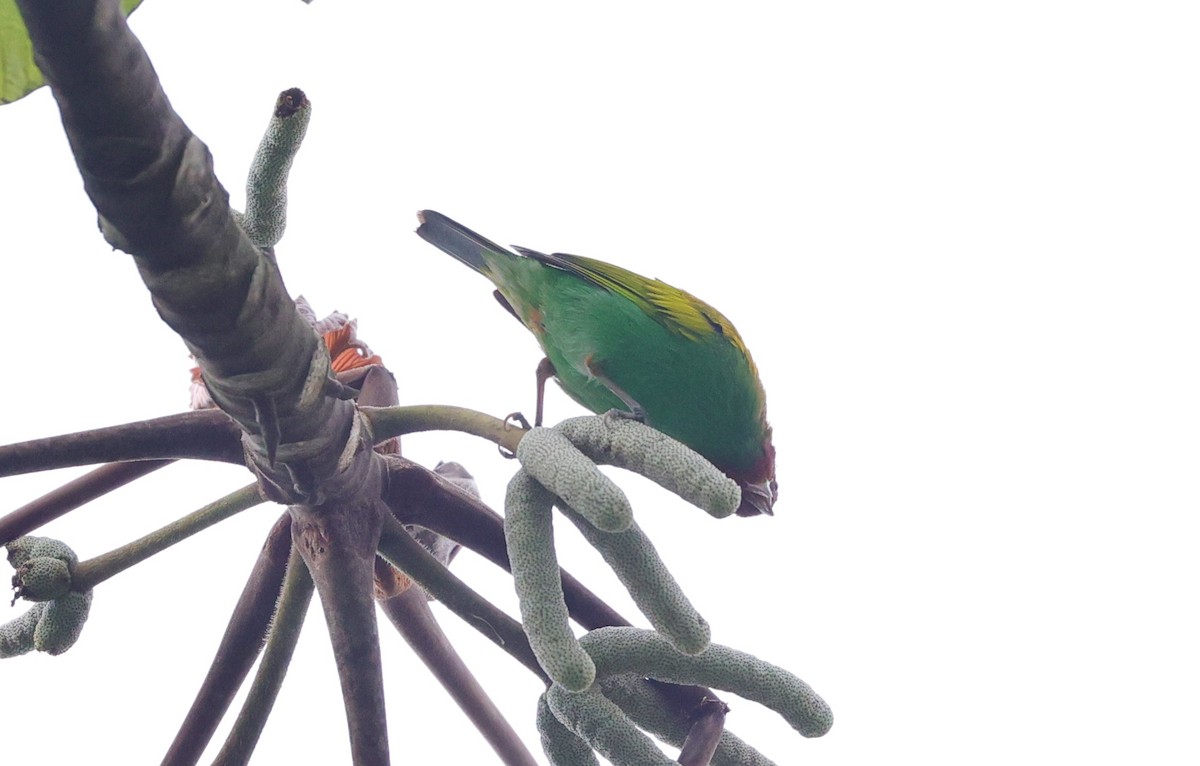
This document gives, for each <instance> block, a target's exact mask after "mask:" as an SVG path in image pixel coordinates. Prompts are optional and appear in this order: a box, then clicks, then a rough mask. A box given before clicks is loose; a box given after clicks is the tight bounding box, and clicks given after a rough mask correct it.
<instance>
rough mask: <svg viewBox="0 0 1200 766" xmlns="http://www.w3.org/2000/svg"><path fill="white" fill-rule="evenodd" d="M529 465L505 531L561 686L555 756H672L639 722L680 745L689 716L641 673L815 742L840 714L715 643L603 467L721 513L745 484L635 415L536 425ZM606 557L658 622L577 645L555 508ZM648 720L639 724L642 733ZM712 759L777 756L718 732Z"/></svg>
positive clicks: (551, 671)
mask: <svg viewBox="0 0 1200 766" xmlns="http://www.w3.org/2000/svg"><path fill="white" fill-rule="evenodd" d="M517 458H518V459H519V460H520V461H521V465H522V468H521V469H520V470H519V471H518V472H517V474H516V475H515V476H514V477H513V479H512V481H511V482H510V483H509V487H508V494H507V497H506V499H505V528H504V531H505V538H506V541H507V544H508V553H509V559H510V562H511V565H512V571H513V580H514V583H515V586H516V590H517V596H518V599H519V601H520V609H521V618H522V621H523V623H524V626H525V630H526V633H527V634H528V636H529V643H530V646H531V647H532V648H533V652H534V655H535V656H536V657H537V659H538V662H539V663H540V664H541V665H542V668H543V670H545V671H546V674H547V675H548V676H550V678H551V679H552V680H553V684H552V685H551V687H550V688H549V689H548V690H547V691H546V693H545V694H544V695H543V696H542V698H541V699H540V700H539V702H538V729H539V731H540V732H541V736H542V741H543V746H544V749H545V751H546V754H547V756H548V757H549V758H550V759H551V762H553V763H555V764H587V763H596V760H595V756H594V755H593V751H595V752H599V753H601V754H602V755H604V757H605V758H607V759H608V760H610V761H611V762H612V763H614V764H618V766H627V765H630V766H631V765H633V764H638V765H641V764H658V763H663V764H667V763H674V761H671V760H670V759H668V758H666V757H665V756H664V755H663V754H662V751H661V750H660V749H659V748H658V746H657V745H655V744H654V743H653V741H651V740H650V738H649V737H647V736H646V735H645V734H644V733H643V732H642V729H643V728H644V729H646V730H647V731H651V732H653V733H655V734H656V735H658V736H659V737H660V738H662V739H663V740H664V741H667V742H669V743H671V744H675V745H679V744H680V743H682V741H683V738H684V737H685V736H686V735H687V731H688V723H689V722H688V721H686V720H680V719H677V718H676V719H672V718H671V717H670V716H664V715H662V714H661V712H662V706H661V703H656V702H654V701H652V700H650V699H649V698H648V696H647V695H651V694H652V693H651V692H650V691H649V687H647V686H646V684H645V683H644V681H643V679H644V678H653V679H657V680H661V681H667V682H670V683H679V684H694V685H706V686H711V687H714V688H718V689H725V690H728V691H731V692H734V693H736V694H739V695H741V696H743V697H746V698H748V699H751V700H754V701H756V702H759V703H761V704H763V705H766V706H767V707H769V708H771V709H773V710H775V711H776V712H778V713H779V714H780V715H781V716H783V717H784V719H785V720H786V721H787V722H788V723H789V724H790V725H791V726H792V727H793V728H795V729H796V730H797V731H798V732H800V733H801V734H802V735H803V736H806V737H817V736H821V735H822V734H824V733H825V732H826V731H828V730H829V727H830V726H831V725H832V723H833V716H832V713H831V712H830V710H829V707H828V706H827V705H826V704H825V702H824V701H823V700H822V699H821V698H820V697H818V696H817V695H816V693H815V692H813V690H812V689H811V688H810V687H809V686H808V685H807V684H805V683H804V682H803V681H801V680H800V679H799V678H797V677H796V676H794V675H792V674H791V673H789V672H788V671H786V670H783V669H782V668H779V667H776V666H774V665H771V664H770V663H767V662H764V661H762V660H759V659H757V658H755V657H753V656H751V655H748V654H745V653H744V652H739V651H737V650H735V649H730V648H728V647H723V646H717V645H710V643H709V626H708V623H707V622H705V620H704V618H703V617H701V616H700V615H699V613H697V612H696V610H695V609H694V608H693V607H692V605H691V603H690V602H689V601H688V599H687V597H686V596H685V595H684V594H683V591H682V590H681V589H680V587H679V585H678V583H677V582H676V581H675V579H674V577H672V576H671V573H670V572H669V571H668V570H667V568H666V566H665V564H664V563H663V562H662V560H661V558H659V556H658V554H657V552H656V551H655V549H654V546H653V544H651V542H650V540H649V539H648V538H647V537H646V536H645V534H644V533H643V532H642V531H641V529H640V528H639V527H638V525H637V523H636V522H635V521H634V520H633V512H632V508H631V506H630V504H629V500H628V499H627V498H626V497H625V494H624V493H623V492H622V491H621V490H620V489H619V488H618V487H617V486H616V484H615V483H613V482H612V480H611V479H609V478H608V477H607V476H605V475H604V474H603V473H601V472H600V471H599V470H598V469H597V467H596V466H597V464H607V465H615V466H619V467H622V468H627V469H629V470H633V471H636V472H638V473H640V474H642V475H644V476H646V477H647V478H649V479H651V480H653V481H655V482H656V483H658V484H660V485H661V486H663V487H665V488H667V489H669V490H671V491H672V492H675V493H676V494H678V495H680V496H681V497H683V498H684V499H685V500H687V501H689V502H691V503H692V504H694V505H697V506H699V507H700V508H702V509H704V510H705V511H707V512H708V513H710V514H711V515H713V516H715V517H717V518H724V517H726V516H729V515H731V514H732V513H733V512H734V511H735V510H736V509H737V507H738V504H739V502H740V501H741V492H740V490H739V489H738V486H737V484H736V483H734V482H733V481H732V480H731V479H729V478H728V477H726V476H725V475H724V474H722V473H721V472H720V471H719V470H717V468H715V467H714V466H713V465H712V464H710V463H709V462H708V461H706V460H705V459H704V458H702V457H701V456H700V455H699V454H697V453H696V452H694V451H693V450H691V449H689V448H688V447H686V446H684V445H682V444H680V443H679V442H676V441H675V440H674V439H671V438H670V437H668V436H666V435H664V434H662V433H660V432H658V431H655V430H654V429H652V428H649V427H648V426H645V425H643V424H641V423H638V422H635V421H633V420H630V419H628V418H622V417H614V416H612V415H601V416H592V417H582V418H575V419H572V420H568V421H565V422H563V423H561V424H559V425H557V426H555V427H553V428H534V429H533V430H531V431H530V432H529V433H527V434H526V435H525V436H524V438H523V439H522V440H521V443H520V445H519V446H518V448H517ZM555 505H557V507H558V508H559V510H560V511H561V512H562V514H563V515H564V516H566V518H568V519H569V520H570V521H571V522H572V523H573V524H575V526H576V527H578V528H579V530H580V532H581V533H582V534H583V536H584V538H585V539H587V540H588V542H590V543H591V544H592V545H593V546H595V548H596V549H597V550H598V551H599V552H600V554H601V556H602V557H603V558H604V560H605V561H606V562H607V563H608V564H609V566H611V567H612V568H613V570H614V571H615V572H616V574H617V576H618V578H619V579H620V580H621V582H622V583H623V584H624V585H625V587H626V588H628V589H629V593H630V595H631V596H632V598H633V600H634V602H635V603H636V604H637V606H638V608H639V609H640V610H641V612H642V613H643V614H644V615H645V616H646V618H647V619H648V620H649V622H650V624H651V625H652V626H653V627H654V630H643V629H638V628H615V627H610V628H600V629H597V630H593V631H591V632H590V633H588V634H587V635H585V636H583V637H582V638H581V639H577V638H576V637H575V634H574V633H573V631H572V630H571V627H570V624H569V621H568V615H567V608H566V605H565V604H564V601H563V592H562V584H561V580H560V576H559V570H558V561H557V557H556V556H555V553H554V540H553V531H552V506H555ZM639 727H640V728H639ZM712 763H714V764H718V766H722V765H725V766H732V765H733V764H750V765H753V766H766V764H770V761H769V760H767V759H766V758H764V757H763V756H762V755H760V754H759V753H758V752H757V751H755V750H754V749H753V748H751V747H749V746H748V745H746V744H745V743H744V742H742V741H741V740H740V739H738V738H737V737H735V736H734V735H732V734H730V733H729V732H723V734H722V736H721V739H720V741H719V743H718V745H717V749H716V753H715V754H714V756H713V761H712Z"/></svg>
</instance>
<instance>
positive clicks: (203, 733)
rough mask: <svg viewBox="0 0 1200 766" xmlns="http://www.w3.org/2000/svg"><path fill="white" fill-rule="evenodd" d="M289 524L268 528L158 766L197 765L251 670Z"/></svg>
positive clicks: (271, 607) (283, 520) (285, 519)
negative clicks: (212, 654)
mask: <svg viewBox="0 0 1200 766" xmlns="http://www.w3.org/2000/svg"><path fill="white" fill-rule="evenodd" d="M291 524H292V517H291V515H290V514H287V513H285V514H283V515H282V516H280V517H279V520H278V521H276V522H275V525H274V526H273V527H271V532H270V534H268V535H267V540H266V542H265V543H264V544H263V549H262V552H261V553H259V556H258V560H257V561H256V562H255V563H254V569H253V570H252V571H251V572H250V577H249V579H248V580H247V581H246V587H245V588H243V589H242V595H241V597H240V598H238V602H237V606H235V607H234V609H233V614H232V615H231V616H230V618H229V625H228V626H227V627H226V628H225V635H224V636H222V637H221V644H220V646H218V647H217V653H216V656H215V657H213V661H212V665H211V666H210V667H209V669H208V675H207V676H205V678H204V683H203V684H202V685H201V687H200V691H199V692H198V693H197V694H196V699H195V701H193V702H192V707H191V709H190V710H189V711H188V714H187V717H186V718H185V719H184V721H183V724H182V725H181V726H180V727H179V732H178V733H177V734H176V735H175V741H174V742H172V743H171V748H170V750H168V751H167V754H166V756H165V757H164V758H163V766H185V765H186V766H191V764H195V763H197V762H198V761H199V760H200V756H201V755H202V754H203V753H204V748H206V747H207V746H208V742H209V740H210V739H212V735H213V732H215V731H216V729H217V724H219V723H220V722H221V718H222V717H223V716H224V715H225V711H226V710H227V709H228V707H229V703H230V702H232V701H233V697H234V695H235V694H237V690H238V688H239V687H240V686H241V685H242V681H243V680H244V679H245V678H246V675H247V674H248V673H249V672H250V668H251V667H252V666H253V665H254V659H255V658H256V657H258V652H259V650H260V649H261V648H262V641H263V636H265V635H266V633H267V627H268V625H269V624H270V622H271V615H272V614H273V613H274V611H275V600H276V599H277V598H278V596H279V590H280V587H281V586H282V584H283V578H284V572H285V569H286V567H287V562H288V558H289V553H290V551H291V549H292V532H291Z"/></svg>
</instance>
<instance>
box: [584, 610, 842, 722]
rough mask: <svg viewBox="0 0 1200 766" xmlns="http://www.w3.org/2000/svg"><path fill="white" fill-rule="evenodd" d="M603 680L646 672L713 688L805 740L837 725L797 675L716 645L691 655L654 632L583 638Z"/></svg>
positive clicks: (605, 631)
mask: <svg viewBox="0 0 1200 766" xmlns="http://www.w3.org/2000/svg"><path fill="white" fill-rule="evenodd" d="M580 643H581V644H582V645H583V648H584V649H585V650H586V651H587V653H588V654H590V655H591V657H592V660H593V662H595V664H596V672H597V675H598V676H600V677H602V678H603V677H606V676H609V675H612V674H614V673H640V674H642V675H645V676H649V677H651V678H656V679H658V680H660V681H667V682H670V683H676V684H694V685H697V686H711V687H714V688H717V689H724V690H726V691H730V692H733V693H734V694H737V695H738V696H740V697H745V698H746V699H750V700H753V701H755V702H758V703H759V704H761V705H764V706H766V707H769V708H770V709H772V710H774V711H775V712H776V713H779V715H781V716H783V718H784V720H786V721H787V722H788V724H789V725H791V727H792V728H793V729H795V730H796V731H798V732H800V733H801V734H802V735H803V736H805V737H820V736H821V735H823V734H825V733H826V732H828V731H829V728H830V727H831V726H832V725H833V712H832V711H831V710H830V709H829V706H828V705H827V704H825V701H824V700H823V699H821V698H820V697H819V696H818V695H817V693H816V692H814V691H813V690H812V688H811V687H810V686H809V685H808V684H806V683H804V682H803V681H801V680H800V679H799V678H797V677H796V676H794V675H792V674H791V673H789V672H788V671H786V670H784V669H783V668H780V667H778V666H776V665H772V664H770V663H769V662H764V661H763V660H760V659H758V658H757V657H755V656H753V655H750V654H746V653H745V652H740V651H738V650H736V649H731V648H729V647H727V646H721V645H719V644H712V645H710V646H709V647H708V649H707V650H705V651H704V652H702V653H700V654H698V655H694V656H689V655H685V654H681V653H680V652H678V651H676V650H675V649H674V648H673V647H672V646H671V644H670V643H669V642H668V641H667V640H666V639H664V638H663V637H662V636H660V635H658V634H657V633H655V632H654V631H650V630H642V629H639V628H626V627H609V628H598V629H596V630H593V631H592V632H590V633H588V634H587V635H585V636H584V637H583V638H582V639H580Z"/></svg>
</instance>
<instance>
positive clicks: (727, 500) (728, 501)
mask: <svg viewBox="0 0 1200 766" xmlns="http://www.w3.org/2000/svg"><path fill="white" fill-rule="evenodd" d="M554 429H555V430H557V431H558V432H559V433H561V434H562V435H563V436H565V437H567V439H568V440H569V441H570V442H571V443H572V444H574V445H575V446H576V447H578V448H579V450H580V451H582V452H583V453H584V454H585V455H587V456H588V457H590V458H591V459H592V460H593V461H595V462H597V463H600V464H607V465H615V466H617V467H619V468H624V469H626V470H629V471H633V472H635V473H640V474H642V475H643V476H645V477H646V478H648V479H650V480H651V481H653V482H655V483H656V484H658V485H660V486H662V487H663V488H665V489H667V490H669V491H670V492H673V493H675V494H676V495H679V496H680V497H682V498H683V499H684V500H686V501H688V502H689V503H691V504H692V505H695V506H696V507H698V508H700V509H702V510H704V511H706V512H707V513H708V514H710V515H711V516H714V517H716V518H718V519H720V518H725V517H726V516H729V515H730V514H732V513H733V512H734V511H736V510H737V508H738V505H739V504H740V503H741V500H742V492H741V489H739V488H738V485H737V482H735V481H734V480H733V479H730V478H729V477H728V476H726V475H725V474H723V473H721V471H720V470H719V469H717V468H716V466H714V465H713V464H712V463H710V462H708V461H707V460H705V459H704V458H703V457H701V456H700V454H699V453H698V452H696V451H695V450H693V449H691V448H689V447H686V446H684V445H683V444H681V443H680V442H678V441H676V440H674V439H672V438H671V437H669V436H667V435H666V434H664V433H662V432H661V431H656V430H654V429H653V428H651V427H650V426H647V425H645V424H644V423H638V422H637V421H634V420H630V419H629V418H623V417H613V416H610V415H596V416H584V417H579V418H571V419H569V420H564V421H563V422H561V423H559V424H558V425H556V426H554ZM526 438H528V437H526Z"/></svg>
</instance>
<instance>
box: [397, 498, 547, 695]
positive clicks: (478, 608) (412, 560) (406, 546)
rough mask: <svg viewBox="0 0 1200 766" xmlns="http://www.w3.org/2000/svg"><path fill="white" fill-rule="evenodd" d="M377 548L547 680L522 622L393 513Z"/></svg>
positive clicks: (479, 629) (425, 587) (431, 593)
mask: <svg viewBox="0 0 1200 766" xmlns="http://www.w3.org/2000/svg"><path fill="white" fill-rule="evenodd" d="M379 552H380V553H381V554H382V555H383V557H384V558H386V559H387V560H388V561H389V562H390V563H391V564H392V565H393V566H395V567H396V568H398V569H400V570H401V571H403V572H404V573H405V574H407V575H408V576H409V577H411V578H412V579H413V580H414V581H416V582H417V583H419V584H420V585H421V587H423V588H424V589H425V590H426V591H428V592H429V595H431V596H433V597H434V598H436V599H437V600H438V601H441V602H442V603H443V604H444V605H445V606H446V608H447V609H449V610H450V611H452V612H454V613H455V614H457V615H458V616H459V617H461V618H462V619H463V620H464V621H465V622H466V623H467V624H468V625H470V626H471V627H473V628H475V629H476V630H478V631H479V632H480V633H482V634H483V635H484V636H486V637H487V638H488V639H490V640H491V641H492V642H494V643H495V644H497V645H498V646H499V647H500V648H502V649H504V651H506V652H508V653H509V654H510V655H512V656H513V657H514V658H516V659H517V661H519V662H520V663H521V664H522V665H524V666H525V667H527V668H529V669H530V670H531V671H533V672H534V673H536V674H537V675H538V677H540V678H542V679H543V680H545V681H547V682H548V681H549V679H548V678H547V677H546V675H545V673H544V672H543V671H542V668H541V666H539V665H538V662H537V659H536V658H535V657H534V656H533V650H531V649H530V648H529V640H528V639H527V638H526V637H525V632H524V631H523V630H522V629H521V624H520V623H519V622H517V621H516V620H514V619H513V618H512V617H509V616H508V615H507V614H506V613H505V612H504V611H503V610H501V609H499V608H498V607H496V606H495V605H494V604H492V603H491V602H490V601H488V600H487V599H485V598H483V597H482V596H480V595H479V594H478V593H476V592H475V591H474V590H472V589H471V588H470V586H468V585H467V584H466V583H464V582H463V581H462V580H460V579H459V578H458V577H457V576H456V575H455V574H454V573H453V572H451V571H450V570H449V569H447V568H446V567H444V566H442V563H441V562H440V561H438V560H437V559H435V558H434V557H433V556H432V555H431V554H430V553H429V551H427V550H425V549H424V548H423V547H421V544H420V543H418V542H417V541H416V540H414V539H413V538H412V535H410V534H408V531H407V530H405V529H404V525H403V524H401V523H400V522H399V521H397V520H396V519H395V518H393V517H390V516H389V517H388V518H385V519H384V522H383V534H382V535H381V536H380V539H379Z"/></svg>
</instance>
